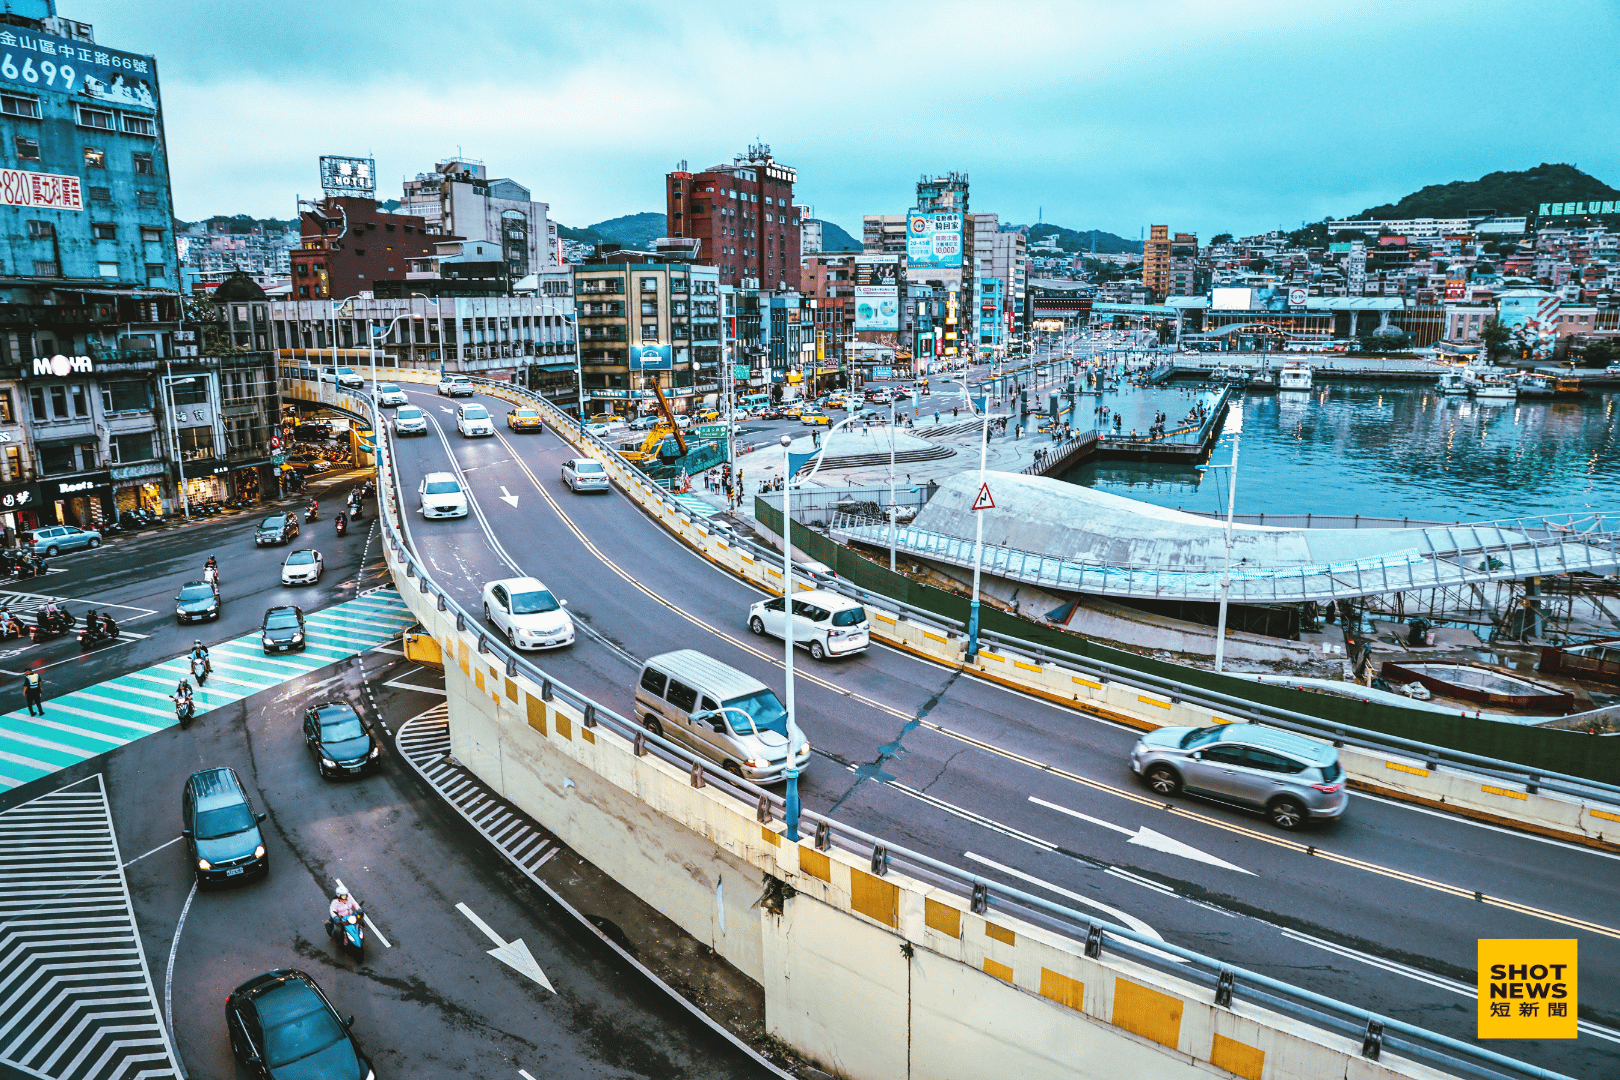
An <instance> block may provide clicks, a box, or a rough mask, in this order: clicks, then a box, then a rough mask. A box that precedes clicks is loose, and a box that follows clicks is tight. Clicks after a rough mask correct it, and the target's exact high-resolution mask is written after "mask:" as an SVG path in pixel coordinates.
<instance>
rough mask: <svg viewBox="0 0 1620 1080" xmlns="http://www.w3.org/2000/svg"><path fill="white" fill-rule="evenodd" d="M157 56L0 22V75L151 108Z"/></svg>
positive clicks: (31, 85)
mask: <svg viewBox="0 0 1620 1080" xmlns="http://www.w3.org/2000/svg"><path fill="white" fill-rule="evenodd" d="M156 77H157V61H156V60H154V59H153V58H152V57H150V56H138V55H136V54H135V53H126V52H118V51H117V50H115V49H108V48H103V47H102V46H99V45H91V44H89V43H88V42H83V41H69V40H68V39H67V38H60V37H54V36H52V35H49V34H40V33H35V32H34V31H31V30H26V29H24V28H22V27H9V26H7V27H0V80H4V81H5V82H8V83H12V84H13V85H16V86H22V87H26V88H27V89H30V90H58V91H61V92H62V93H64V94H74V95H78V96H83V97H86V98H92V99H94V100H96V101H101V102H105V103H107V104H109V105H120V106H126V107H128V106H134V107H135V108H139V109H150V110H151V111H153V112H156V111H157V95H156V94H155V93H154V92H153V90H152V87H153V86H154V85H155V81H156Z"/></svg>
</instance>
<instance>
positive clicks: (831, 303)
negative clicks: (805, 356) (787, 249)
mask: <svg viewBox="0 0 1620 1080" xmlns="http://www.w3.org/2000/svg"><path fill="white" fill-rule="evenodd" d="M799 264H800V266H801V268H802V269H801V272H800V275H799V281H800V292H801V293H802V294H803V296H804V299H805V300H806V302H807V303H808V304H809V309H808V314H809V317H810V323H811V325H812V326H813V327H814V328H815V340H816V343H817V352H818V354H819V355H818V357H817V360H818V366H820V365H821V364H830V365H838V364H843V363H845V362H846V361H847V359H848V356H847V353H848V349H847V344H848V342H849V340H850V339H851V338H852V337H853V336H854V333H855V253H854V252H850V251H846V252H835V253H832V254H819V255H812V254H806V255H804V256H802V257H801V258H800V259H799Z"/></svg>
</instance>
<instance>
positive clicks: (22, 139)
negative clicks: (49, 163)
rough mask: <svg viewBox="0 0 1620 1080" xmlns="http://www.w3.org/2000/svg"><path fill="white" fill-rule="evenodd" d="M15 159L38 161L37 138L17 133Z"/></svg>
mask: <svg viewBox="0 0 1620 1080" xmlns="http://www.w3.org/2000/svg"><path fill="white" fill-rule="evenodd" d="M17 160H18V161H38V160H39V140H38V139H34V138H30V137H29V136H27V135H19V136H17Z"/></svg>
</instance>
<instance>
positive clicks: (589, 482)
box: [562, 457, 608, 491]
mask: <svg viewBox="0 0 1620 1080" xmlns="http://www.w3.org/2000/svg"><path fill="white" fill-rule="evenodd" d="M562 482H563V483H565V484H567V485H568V490H569V491H606V490H607V489H608V474H607V470H606V469H604V468H603V467H602V463H601V462H600V461H592V460H591V459H590V458H583V457H581V458H570V459H569V460H567V461H565V462H563V463H562Z"/></svg>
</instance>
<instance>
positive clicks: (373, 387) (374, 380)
mask: <svg viewBox="0 0 1620 1080" xmlns="http://www.w3.org/2000/svg"><path fill="white" fill-rule="evenodd" d="M426 318H427V316H426V315H423V314H420V313H419V312H415V311H410V312H406V313H404V314H402V315H395V316H394V317H393V318H392V319H390V320H389V322H388V325H387V326H385V327H383V328H382V333H380V334H379V333H378V332H377V331H375V330H373V331H372V332H371V393H372V395H373V396H375V395H376V393H377V339H378V338H380V337H387V336H388V335H389V334H390V333H391V332H392V331H393V329H394V324H395V323H397V322H399V320H401V319H416V320H417V321H421V320H424V319H426ZM441 362H442V361H441ZM334 370H335V369H334Z"/></svg>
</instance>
